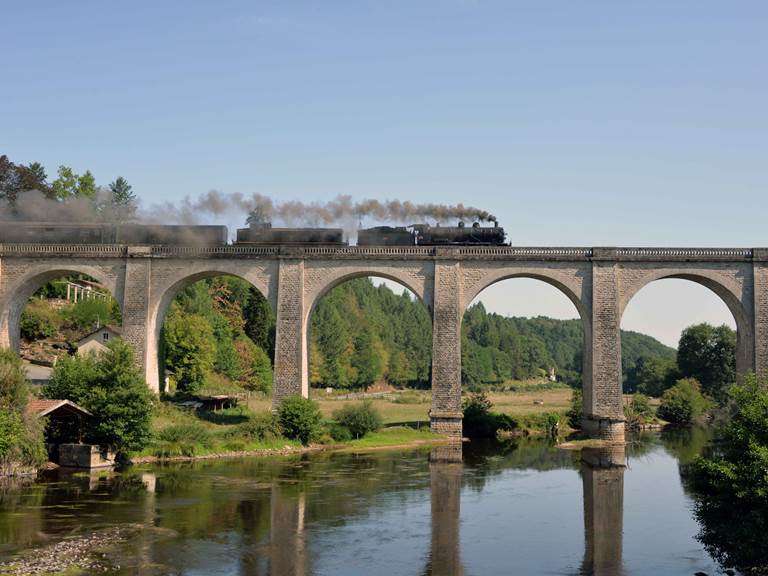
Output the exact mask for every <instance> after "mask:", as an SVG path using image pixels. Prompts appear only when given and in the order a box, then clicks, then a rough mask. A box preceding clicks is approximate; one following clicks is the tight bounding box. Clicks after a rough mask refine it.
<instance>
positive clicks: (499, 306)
mask: <svg viewBox="0 0 768 576" xmlns="http://www.w3.org/2000/svg"><path fill="white" fill-rule="evenodd" d="M589 322H590V319H589V316H588V315H587V314H586V313H585V310H584V307H583V305H582V303H581V301H580V300H579V298H578V296H577V295H576V294H575V293H574V292H573V291H572V290H571V289H570V288H568V287H567V286H566V285H564V284H562V283H560V282H558V281H556V280H554V279H551V278H547V277H543V276H534V275H531V274H510V275H508V276H504V277H502V278H500V279H498V280H495V281H494V282H492V283H491V284H489V285H487V286H485V287H484V288H483V289H482V290H481V291H480V292H479V293H478V294H477V295H476V296H475V297H474V299H473V300H472V301H471V302H470V304H469V306H468V307H467V309H466V311H465V312H464V316H463V319H462V326H461V380H462V391H463V393H465V394H466V393H468V392H484V393H485V394H486V395H487V397H488V398H489V399H490V400H491V402H492V403H493V410H494V411H495V412H501V413H506V414H509V415H511V416H513V417H515V418H520V419H523V418H530V417H533V418H535V417H536V415H539V414H544V413H545V412H560V413H562V414H563V416H564V414H565V412H566V411H567V410H568V408H569V406H570V403H571V398H572V394H573V392H572V391H573V389H574V388H581V385H582V379H583V374H584V365H585V360H584V344H585V338H586V333H587V331H588V330H589Z"/></svg>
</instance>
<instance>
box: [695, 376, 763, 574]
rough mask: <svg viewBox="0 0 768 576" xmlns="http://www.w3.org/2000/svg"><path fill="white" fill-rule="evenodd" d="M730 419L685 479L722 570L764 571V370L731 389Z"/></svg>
mask: <svg viewBox="0 0 768 576" xmlns="http://www.w3.org/2000/svg"><path fill="white" fill-rule="evenodd" d="M729 397H730V400H731V403H730V408H731V410H730V419H729V420H728V421H727V422H726V423H725V424H724V425H722V426H721V427H720V428H719V429H718V430H717V436H718V437H719V441H718V443H717V444H716V445H715V447H714V448H713V449H712V450H710V452H709V454H707V455H705V456H700V457H699V458H698V459H697V460H695V461H694V462H693V464H692V465H690V466H689V467H688V468H686V469H684V470H683V472H684V474H683V478H684V479H685V480H686V483H687V485H688V486H689V487H690V488H691V489H692V491H693V494H694V498H695V505H694V512H695V515H696V519H697V520H698V521H699V524H700V525H701V527H702V529H701V532H700V534H699V536H698V538H699V540H701V542H702V543H703V544H704V547H705V548H706V549H707V551H708V552H709V553H710V554H712V556H713V557H714V558H716V559H717V560H718V562H720V563H721V564H722V566H723V567H724V568H730V567H735V568H738V569H739V571H740V572H741V573H742V574H756V575H758V574H768V540H766V538H765V531H766V530H768V474H767V473H766V471H767V470H768V374H762V375H760V376H756V375H754V374H748V375H746V376H745V378H744V382H743V384H740V385H736V386H733V387H732V388H731V389H730V390H729Z"/></svg>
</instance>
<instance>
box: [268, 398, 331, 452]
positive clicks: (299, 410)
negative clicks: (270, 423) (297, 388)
mask: <svg viewBox="0 0 768 576" xmlns="http://www.w3.org/2000/svg"><path fill="white" fill-rule="evenodd" d="M278 417H279V419H280V427H281V428H282V430H283V434H285V435H286V436H287V437H288V438H293V439H296V440H300V441H301V443H302V444H304V445H307V444H309V442H310V440H312V439H314V438H317V437H318V436H319V435H320V433H321V431H322V420H323V418H322V416H321V415H320V407H319V406H318V404H317V402H315V401H314V400H310V399H309V398H304V397H303V396H288V397H287V398H285V399H284V400H283V401H282V402H281V404H280V408H279V409H278Z"/></svg>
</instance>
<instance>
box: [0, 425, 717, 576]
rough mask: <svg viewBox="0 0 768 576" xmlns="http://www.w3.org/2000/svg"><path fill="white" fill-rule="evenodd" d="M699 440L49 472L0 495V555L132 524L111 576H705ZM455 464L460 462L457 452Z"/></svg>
mask: <svg viewBox="0 0 768 576" xmlns="http://www.w3.org/2000/svg"><path fill="white" fill-rule="evenodd" d="M705 440H706V435H705V433H704V432H700V431H694V433H693V434H691V433H687V434H665V435H658V434H657V435H648V436H645V437H643V438H642V439H640V440H638V441H636V442H634V443H632V444H630V445H629V446H627V448H626V450H623V449H618V450H612V451H602V452H600V451H587V452H585V453H584V455H583V457H580V454H579V453H576V452H570V451H564V450H559V449H557V448H552V447H549V446H547V445H546V444H545V443H543V442H519V443H517V444H516V445H515V444H510V445H507V446H501V447H500V446H488V445H485V446H483V445H466V444H465V445H464V447H463V451H462V450H459V449H455V448H454V449H451V448H449V447H439V448H435V449H432V450H411V451H405V452H377V453H370V454H316V455H310V456H302V457H294V458H281V459H248V460H226V461H224V460H218V461H201V462H196V463H194V464H186V465H174V466H145V467H133V468H131V469H128V470H126V471H124V472H123V473H121V474H106V475H104V474H102V475H87V474H78V475H72V474H63V473H59V474H57V475H55V476H52V477H50V478H48V479H47V480H45V481H43V482H39V483H36V484H32V485H26V486H19V487H16V488H13V489H6V491H5V492H4V493H2V495H0V498H1V500H0V557H2V558H4V559H8V558H11V557H13V556H14V555H15V554H17V553H19V552H22V551H24V550H28V549H30V548H34V547H37V546H45V545H46V544H50V543H52V542H55V541H57V540H59V539H62V538H65V537H71V536H73V535H80V534H82V535H86V534H89V533H90V532H92V531H94V530H99V529H103V528H108V527H111V526H115V525H131V526H134V527H135V528H136V536H135V537H133V538H132V539H131V540H130V541H129V542H128V543H126V544H125V545H124V546H123V547H122V548H121V550H120V551H119V552H118V557H119V563H120V569H119V571H117V573H120V574H175V575H188V576H192V575H209V574H221V575H261V574H273V575H292V576H293V575H296V576H299V575H309V574H313V575H360V574H364V575H366V576H375V575H379V574H380V575H387V576H389V575H397V574H403V575H410V574H413V575H429V574H433V575H440V576H442V575H450V574H465V575H478V576H486V575H493V574H600V575H614V574H626V575H632V574H638V575H640V574H662V575H676V574H681V575H682V574H685V575H692V574H694V573H695V572H697V571H703V572H706V573H708V574H715V573H717V566H716V563H715V562H714V561H713V560H712V559H711V558H710V557H709V556H708V555H707V553H706V552H705V551H704V550H703V549H702V546H701V545H700V544H699V543H698V542H697V540H696V538H695V536H696V534H697V533H698V531H699V527H698V525H697V523H696V521H695V520H694V518H693V516H692V512H691V507H692V502H691V500H690V499H689V497H688V496H687V495H686V493H685V491H684V489H683V485H682V483H681V477H680V471H679V470H680V469H679V466H680V464H685V463H686V462H689V461H690V460H691V459H692V458H693V457H694V456H695V455H696V454H697V453H698V452H699V451H700V450H701V447H702V446H703V444H704V441H705ZM462 452H463V453H462Z"/></svg>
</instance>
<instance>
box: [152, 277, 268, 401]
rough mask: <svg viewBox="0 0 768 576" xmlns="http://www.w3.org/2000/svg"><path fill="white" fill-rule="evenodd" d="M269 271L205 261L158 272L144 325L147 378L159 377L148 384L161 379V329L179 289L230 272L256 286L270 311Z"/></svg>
mask: <svg viewBox="0 0 768 576" xmlns="http://www.w3.org/2000/svg"><path fill="white" fill-rule="evenodd" d="M153 272H154V269H153ZM270 272H271V270H269V269H268V268H267V267H252V268H250V269H248V268H244V267H243V266H242V265H241V266H238V267H231V266H213V267H212V266H210V264H206V265H198V266H194V265H193V266H187V267H186V268H184V269H183V270H179V271H177V272H176V273H175V274H172V275H165V274H162V273H159V274H158V276H161V277H162V282H158V285H153V287H152V290H151V293H152V294H153V297H152V298H151V301H150V306H149V320H148V325H147V336H148V339H147V375H148V378H152V377H153V376H155V375H156V378H157V379H158V380H157V382H156V383H155V382H152V383H150V387H152V386H154V385H155V384H157V386H154V388H153V389H159V388H158V386H159V383H160V380H161V379H162V374H160V359H159V349H160V336H161V331H162V328H163V324H164V323H165V318H166V316H167V314H168V310H169V309H170V306H171V302H172V301H173V299H174V298H175V297H176V295H177V294H178V293H179V292H181V291H182V290H184V289H185V288H187V287H188V286H191V285H192V284H194V283H195V282H198V281H200V280H205V279H207V278H215V277H217V276H233V277H235V278H239V279H241V280H244V281H246V282H248V284H249V285H251V286H252V287H253V288H255V289H256V290H258V291H259V292H260V293H261V294H262V295H263V296H264V298H266V299H267V302H269V304H270V306H271V308H272V311H273V313H275V312H276V302H275V298H276V290H275V289H274V287H273V284H274V282H276V277H277V274H276V273H270ZM153 284H154V283H153Z"/></svg>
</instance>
